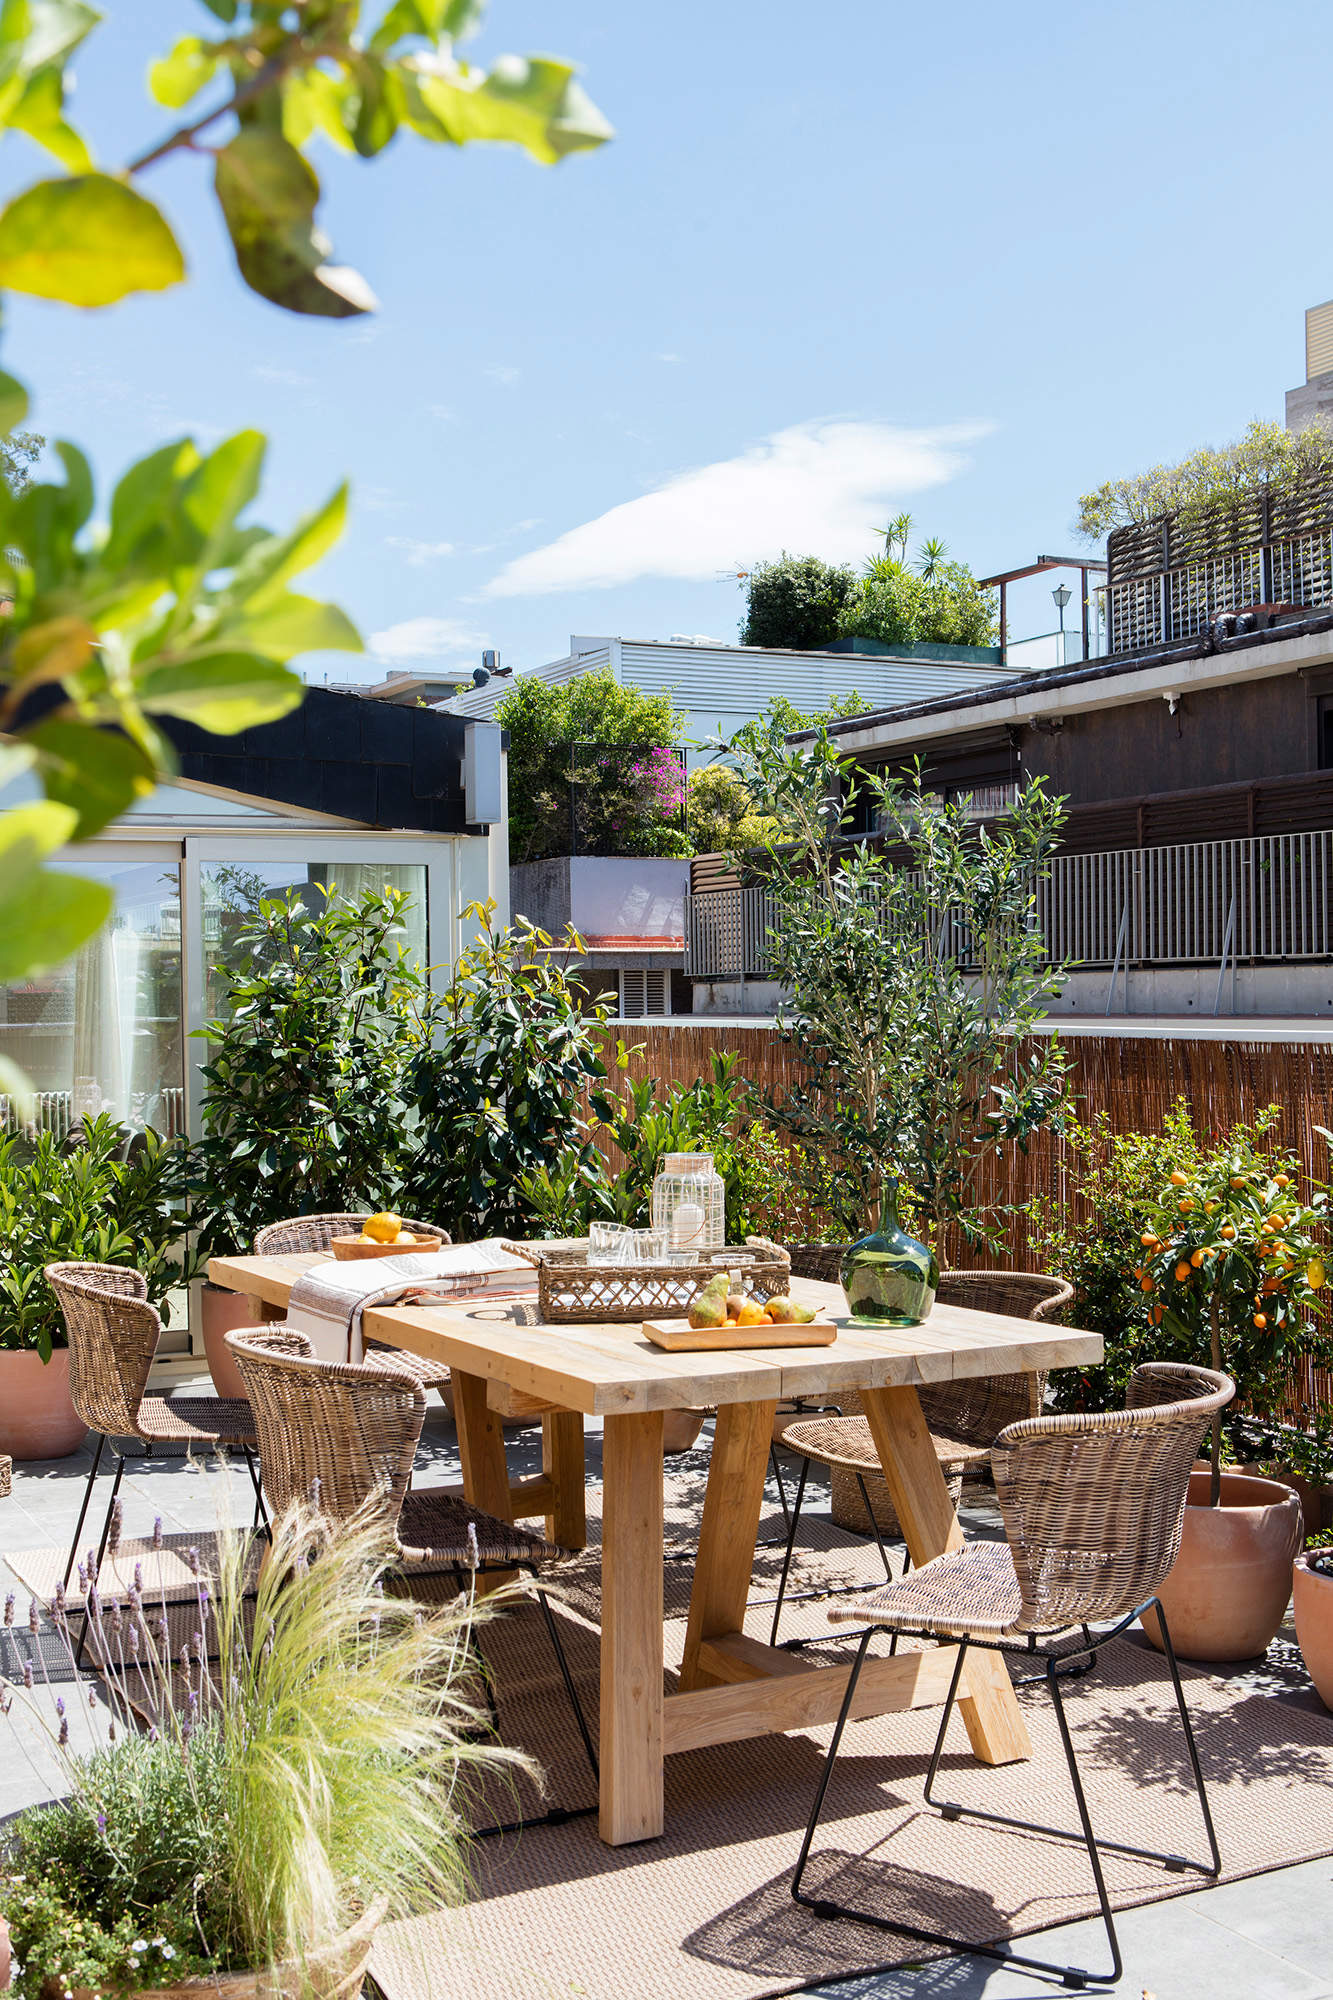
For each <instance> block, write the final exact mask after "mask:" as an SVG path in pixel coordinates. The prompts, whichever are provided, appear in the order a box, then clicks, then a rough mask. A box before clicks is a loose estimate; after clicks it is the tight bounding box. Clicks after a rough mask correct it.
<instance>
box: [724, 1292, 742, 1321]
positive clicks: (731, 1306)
mask: <svg viewBox="0 0 1333 2000" xmlns="http://www.w3.org/2000/svg"><path fill="white" fill-rule="evenodd" d="M744 1304H745V1294H744V1292H728V1294H727V1318H728V1319H739V1318H740V1313H741V1307H742V1306H743V1305H744Z"/></svg>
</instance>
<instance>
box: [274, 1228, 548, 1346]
mask: <svg viewBox="0 0 1333 2000" xmlns="http://www.w3.org/2000/svg"><path fill="white" fill-rule="evenodd" d="M497 1288H503V1289H504V1290H505V1291H506V1292H522V1291H526V1290H531V1291H532V1292H534V1293H535V1292H536V1289H537V1273H536V1270H535V1269H534V1268H533V1266H532V1265H531V1264H530V1263H528V1261H527V1259H526V1258H525V1257H516V1256H515V1255H514V1253H513V1251H512V1250H506V1249H504V1248H503V1247H502V1245H501V1243H500V1239H499V1238H498V1237H486V1238H483V1240H482V1241H481V1242H479V1243H450V1244H445V1245H443V1246H442V1247H441V1248H440V1249H439V1250H427V1251H409V1252H407V1253H406V1254H405V1255H403V1256H401V1257H367V1258H363V1259H361V1260H360V1261H358V1262H353V1263H347V1264H340V1263H337V1262H335V1261H333V1260H332V1259H331V1260H330V1261H329V1262H328V1263H327V1264H316V1265H315V1266H314V1267H313V1268H312V1269H311V1270H309V1271H305V1272H303V1273H302V1275H301V1276H300V1277H299V1278H298V1279H297V1280H296V1283H295V1284H294V1285H293V1286H292V1295H291V1298H290V1300H289V1301H288V1305H287V1324H288V1326H291V1327H295V1328H296V1330H297V1332H299V1333H303V1334H305V1336H306V1338H307V1339H308V1340H309V1342H310V1345H311V1346H312V1348H313V1349H314V1351H315V1355H316V1358H317V1359H318V1360H320V1361H360V1360H362V1359H363V1358H364V1354H365V1344H364V1341H363V1339H362V1333H361V1328H362V1323H363V1320H364V1317H365V1313H366V1308H367V1307H368V1306H384V1305H395V1304H398V1303H399V1302H401V1301H402V1300H403V1298H404V1297H406V1296H407V1295H409V1294H410V1295H411V1297H412V1299H413V1301H416V1300H418V1299H422V1298H448V1297H449V1296H451V1295H454V1294H457V1293H460V1292H467V1293H474V1292H484V1291H488V1290H492V1291H493V1290H496V1289H497Z"/></svg>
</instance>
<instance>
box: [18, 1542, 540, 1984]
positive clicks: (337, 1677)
mask: <svg viewBox="0 0 1333 2000" xmlns="http://www.w3.org/2000/svg"><path fill="white" fill-rule="evenodd" d="M218 1551H219V1553H218V1561H217V1564H216V1574H215V1575H213V1576H209V1577H206V1576H204V1575H203V1574H200V1577H199V1582H198V1587H197V1591H196V1603H195V1605H194V1606H193V1609H194V1610H195V1611H196V1612H197V1625H196V1632H195V1635H194V1636H193V1638H192V1639H190V1640H187V1641H185V1642H184V1643H183V1647H182V1650H181V1651H180V1653H179V1654H178V1655H177V1656H175V1657H174V1658H173V1657H172V1656H171V1653H170V1651H169V1642H168V1639H167V1634H168V1631H169V1626H168V1620H167V1615H166V1606H165V1605H164V1604H162V1603H161V1602H158V1601H154V1599H153V1596H152V1592H151V1590H149V1591H148V1592H144V1591H142V1590H140V1589H132V1590H131V1591H130V1592H129V1593H128V1594H127V1596H126V1597H125V1598H124V1599H122V1600H121V1601H120V1602H117V1603H113V1602H111V1601H110V1600H109V1599H107V1598H101V1597H99V1595H98V1593H97V1590H96V1586H95V1584H94V1587H93V1589H92V1590H91V1591H90V1592H89V1595H88V1603H89V1605H90V1607H91V1636H90V1641H89V1644H90V1648H91V1650H92V1653H93V1656H94V1658H95V1659H96V1661H97V1663H98V1666H99V1670H100V1672H101V1676H102V1682H103V1685H104V1687H105V1689H106V1704H107V1705H99V1706H95V1707H93V1708H92V1709H91V1710H90V1709H89V1707H88V1702H87V1698H86V1692H87V1691H86V1690H85V1689H84V1688H81V1687H80V1686H79V1685H78V1676H77V1670H74V1671H73V1683H74V1694H75V1695H77V1696H78V1697H79V1698H78V1699H74V1698H71V1674H70V1670H71V1669H73V1645H72V1643H70V1634H69V1626H70V1625H77V1624H78V1623H79V1622H80V1621H79V1617H78V1616H77V1615H76V1613H75V1610H74V1607H73V1606H72V1605H71V1607H70V1609H69V1614H68V1623H67V1621H66V1615H65V1612H64V1609H63V1607H62V1606H61V1605H60V1602H59V1600H57V1609H56V1612H55V1618H56V1623H57V1626H58V1627H59V1629H60V1630H61V1631H62V1632H63V1633H64V1634H65V1637H66V1641H67V1644H68V1649H69V1654H70V1658H69V1660H68V1661H67V1662H66V1672H65V1673H63V1674H62V1675H61V1677H60V1679H59V1680H58V1681H57V1682H56V1683H55V1684H54V1685H52V1686H49V1687H46V1688H44V1687H43V1686H42V1676H43V1674H44V1672H45V1668H44V1665H43V1654H42V1648H41V1646H40V1644H39V1633H40V1625H39V1623H38V1620H37V1616H36V1614H35V1613H34V1614H33V1639H32V1644H31V1646H30V1647H29V1648H28V1653H29V1658H30V1660H31V1661H32V1663H33V1664H32V1665H25V1667H24V1669H23V1676H24V1682H25V1684H26V1686H25V1687H24V1688H15V1687H12V1686H9V1687H7V1686H6V1684H5V1683H3V1682H0V1710H4V1709H8V1710H11V1711H12V1712H11V1722H18V1723H20V1724H21V1723H22V1722H23V1721H24V1719H25V1717H26V1720H27V1722H28V1725H29V1730H30V1729H31V1726H32V1725H33V1723H35V1724H36V1725H37V1726H39V1727H41V1726H43V1725H44V1724H47V1723H49V1734H50V1736H51V1738H52V1741H53V1746H54V1748H55V1750H56V1752H57V1755H58V1756H59V1758H60V1759H61V1760H62V1761H63V1763H64V1766H65V1769H66V1775H67V1779H68V1783H69V1792H68V1796H67V1797H66V1798H64V1799H62V1800H59V1801H57V1802H56V1803H55V1804H53V1805H49V1806H40V1807H35V1808H32V1809H30V1810H29V1811H27V1812H25V1813H22V1814H20V1815H19V1817H18V1818H17V1820H15V1821H12V1822H11V1823H10V1824H9V1826H8V1827H7V1828H6V1848H5V1852H4V1855H3V1858H0V1913H3V1915H4V1917H5V1919H6V1920H7V1922H8V1925H9V1929H10V1933H11V1941H12V1951H13V1957H14V1960H15V1970H14V1991H15V1993H16V1995H17V1996H18V2000H49V1996H50V1995H51V1994H54V1993H61V1994H64V1995H66V1996H70V1995H73V1996H75V2000H91V1995H92V1994H94V1993H96V1994H100V1995H105V1996H107V2000H110V1996H111V1995H126V1996H138V2000H150V1996H162V1997H163V2000H165V1997H166V1996H170V2000H186V1996H187V1995H190V1994H194V1993H200V1992H207V1993H209V1994H220V1995H223V1996H225V2000H261V1996H262V2000H334V1996H345V1995H348V1994H350V1993H353V1992H359V1991H360V1987H361V1975H362V1972H363V1970H364V1967H365V1964H366V1960H367V1957H368V1955H369V1951H370V1946H371V1942H372V1940H373V1936H374V1932H375V1929H376V1927H377V1925H378V1924H379V1923H380V1921H381V1920H382V1919H383V1918H384V1917H385V1916H386V1915H391V1916H407V1915H412V1914H419V1913H420V1912H422V1911H423V1910H426V1909H435V1908H438V1907H440V1906H441V1905H442V1904H453V1903H457V1902H458V1901H460V1900H461V1897H462V1894H463V1891H464V1888H465V1886H466V1873H465V1865H464V1841H465V1835H464V1822H463V1818H462V1807H463V1805H464V1803H465V1798H466V1791H465V1781H466V1780H467V1778H468V1776H469V1773H475V1772H478V1771H480V1770H482V1769H485V1768H487V1767H491V1768H494V1767H497V1766H508V1767H509V1768H510V1769H511V1770H512V1769H513V1768H515V1767H517V1766H524V1767H527V1764H528V1760H527V1759H525V1758H524V1757H523V1755H522V1753H521V1752H518V1751H513V1750H507V1749H505V1748H503V1747H502V1746H500V1745H499V1744H497V1743H496V1742H495V1741H494V1738H493V1737H492V1736H491V1734H490V1733H489V1729H488V1724H487V1713H486V1709H485V1707H484V1705H475V1704H474V1702H473V1700H472V1696H473V1694H476V1693H479V1692H480V1688H479V1681H478V1677H477V1668H476V1656H475V1652H474V1651H473V1650H472V1649H471V1648H470V1647H469V1633H470V1631H471V1628H472V1623H473V1620H474V1618H475V1617H477V1616H480V1615H483V1607H480V1606H474V1605H473V1603H472V1602H471V1598H470V1594H469V1593H467V1592H464V1593H461V1594H460V1596H459V1597H458V1598H457V1599H455V1600H454V1602H453V1603H452V1604H451V1605H449V1606H448V1607H446V1608H445V1609H444V1610H439V1609H438V1608H437V1609H435V1610H433V1611H431V1612H430V1613H429V1615H423V1612H422V1607H420V1606H418V1605H416V1604H414V1603H413V1602H411V1601H410V1600H409V1599H408V1598H407V1597H405V1596H397V1595H391V1594H386V1593H385V1592H384V1590H383V1589H382V1586H381V1574H382V1571H383V1567H384V1563H385V1559H386V1555H387V1544H386V1541H385V1536H384V1531H383V1523H382V1519H380V1518H379V1517H378V1515H377V1514H376V1513H375V1512H373V1511H370V1510H367V1511H365V1512H363V1513H362V1514H361V1515H360V1516H358V1517H357V1518H356V1519H354V1520H353V1521H352V1522H350V1523H349V1524H347V1525H346V1526H345V1527H343V1528H340V1529H339V1530H338V1531H337V1532H335V1533H334V1534H333V1535H332V1536H330V1535H329V1534H328V1533H327V1530H326V1528H325V1526H324V1524H322V1523H321V1522H320V1520H319V1519H318V1518H317V1516H315V1515H314V1514H313V1513H312V1512H310V1511H308V1510H300V1509H293V1510H291V1511H289V1512H288V1513H287V1514H286V1515H284V1516H283V1517H282V1518H281V1519H279V1520H278V1521H277V1522H275V1523H274V1527H273V1543H272V1552H271V1556H270V1559H269V1560H268V1561H267V1562H266V1563H265V1565H264V1567H263V1569H262V1570H261V1572H260V1574H259V1578H258V1582H257V1586H255V1588H256V1590H257V1596H256V1600H255V1602H254V1607H253V1609H254V1616H253V1625H252V1624H251V1620H250V1618H249V1617H248V1615H247V1613H248V1611H249V1606H248V1605H246V1604H245V1602H244V1592H245V1591H246V1589H247V1588H250V1587H251V1586H252V1578H251V1567H252V1564H251V1554H250V1547H249V1545H248V1538H246V1539H242V1538H241V1537H239V1536H237V1535H235V1534H234V1533H232V1532H231V1531H230V1530H228V1529H224V1530H223V1532H222V1533H221V1534H220V1535H219V1538H218ZM495 1602H496V1597H494V1596H493V1597H491V1598H490V1599H489V1600H487V1604H486V1606H485V1607H484V1609H485V1612H486V1613H489V1611H490V1609H491V1608H492V1607H493V1606H494V1604H495ZM12 1606H13V1600H12V1598H11V1599H10V1602H9V1606H8V1607H7V1609H6V1619H7V1621H8V1619H9V1618H10V1617H12ZM14 1639H15V1642H16V1649H17V1650H18V1651H19V1652H20V1653H21V1652H22V1650H23V1638H22V1635H21V1628H20V1632H19V1633H16V1634H14ZM34 1680H35V1681H36V1686H35V1687H34V1686H33V1683H34ZM29 1689H31V1692H30V1693H29V1692H28V1690H29ZM85 1726H86V1727H87V1729H88V1731H89V1732H90V1734H92V1736H93V1739H94V1740H93V1743H92V1746H91V1747H90V1748H87V1749H80V1748H79V1746H78V1744H77V1743H76V1741H75V1740H74V1739H75V1737H76V1735H77V1734H78V1732H80V1731H81V1730H82V1729H84V1727H85ZM14 1734H15V1735H16V1737H17V1738H18V1739H19V1747H20V1748H22V1747H23V1745H24V1742H25V1740H29V1741H30V1740H31V1739H30V1736H29V1737H28V1738H27V1739H25V1737H24V1732H23V1729H22V1728H19V1729H16V1730H15V1731H14ZM182 1982H184V1983H182Z"/></svg>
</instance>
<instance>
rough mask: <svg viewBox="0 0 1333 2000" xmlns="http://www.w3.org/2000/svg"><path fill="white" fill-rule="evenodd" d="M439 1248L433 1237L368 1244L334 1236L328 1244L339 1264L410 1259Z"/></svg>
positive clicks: (360, 1238) (359, 1239)
mask: <svg viewBox="0 0 1333 2000" xmlns="http://www.w3.org/2000/svg"><path fill="white" fill-rule="evenodd" d="M441 1247H442V1245H441V1244H440V1241H439V1238H438V1237H435V1236H414V1237H413V1238H412V1241H411V1242H410V1243H368V1242H366V1241H365V1239H364V1238H362V1237H360V1236H334V1237H333V1238H331V1239H330V1242H329V1248H330V1250H332V1252H333V1254H334V1257H335V1259H336V1260H337V1262H338V1263H340V1264H354V1263H355V1262H356V1261H357V1259H358V1258H360V1257H411V1256H414V1255H419V1254H420V1253H421V1252H422V1251H423V1250H439V1249H440V1248H441Z"/></svg>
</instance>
